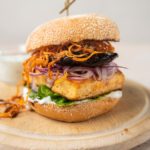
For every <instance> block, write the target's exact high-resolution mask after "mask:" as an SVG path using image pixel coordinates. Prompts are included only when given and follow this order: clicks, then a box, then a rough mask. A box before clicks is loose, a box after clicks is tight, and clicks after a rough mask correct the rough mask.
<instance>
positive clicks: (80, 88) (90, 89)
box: [32, 71, 124, 100]
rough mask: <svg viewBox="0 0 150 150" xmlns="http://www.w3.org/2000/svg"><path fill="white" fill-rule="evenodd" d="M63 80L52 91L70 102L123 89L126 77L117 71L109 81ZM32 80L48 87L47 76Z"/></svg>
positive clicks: (55, 83)
mask: <svg viewBox="0 0 150 150" xmlns="http://www.w3.org/2000/svg"><path fill="white" fill-rule="evenodd" d="M62 78H63V77H62ZM62 78H59V79H57V80H56V81H55V82H54V84H53V86H52V88H51V89H52V91H53V92H56V93H58V94H60V95H62V96H63V97H66V98H67V99H68V100H82V99H86V98H91V97H95V96H98V95H101V94H104V93H107V92H111V91H113V90H118V89H122V87H123V83H124V75H123V73H122V72H121V71H117V72H116V73H115V74H114V75H113V76H112V77H111V78H110V79H108V80H100V81H98V80H94V79H87V80H82V81H76V80H69V79H67V78H63V79H62ZM32 80H33V83H35V84H36V85H41V84H43V85H48V83H47V78H46V77H45V76H39V77H34V78H33V79H32Z"/></svg>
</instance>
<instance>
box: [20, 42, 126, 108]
mask: <svg viewBox="0 0 150 150" xmlns="http://www.w3.org/2000/svg"><path fill="white" fill-rule="evenodd" d="M117 56H118V54H117V53H114V48H113V47H112V45H111V44H110V42H108V41H99V40H84V41H80V42H67V43H65V44H62V45H51V46H47V47H41V48H39V49H36V50H35V51H34V52H33V53H32V55H31V57H30V58H29V59H28V60H27V61H26V62H25V63H24V73H23V75H24V81H25V84H26V85H27V88H28V94H27V96H26V97H28V100H29V101H32V102H39V103H41V104H43V103H47V102H48V103H55V104H57V105H58V106H67V105H73V104H78V103H80V102H87V101H92V100H97V99H103V98H104V97H106V96H112V95H114V93H121V92H120V89H121V88H122V85H123V81H124V77H123V75H122V73H121V72H120V71H119V69H118V66H117V65H116V64H115V63H114V62H113V60H114V59H115V58H116V57H117ZM120 96H121V94H120Z"/></svg>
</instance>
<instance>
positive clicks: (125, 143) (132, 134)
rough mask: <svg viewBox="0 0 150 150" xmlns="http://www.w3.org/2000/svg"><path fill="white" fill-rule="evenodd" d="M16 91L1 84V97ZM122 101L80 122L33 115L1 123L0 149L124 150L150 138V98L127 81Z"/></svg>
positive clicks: (20, 115)
mask: <svg viewBox="0 0 150 150" xmlns="http://www.w3.org/2000/svg"><path fill="white" fill-rule="evenodd" d="M14 91H15V88H14V87H13V86H9V85H5V84H3V83H0V98H4V97H8V96H10V95H11V94H13V92H14ZM123 91H124V94H123V98H122V99H121V101H120V102H119V104H118V105H117V106H116V107H115V108H114V109H113V110H111V111H110V112H108V113H106V114H104V115H101V116H99V117H97V118H94V119H91V120H89V121H86V122H81V123H64V122H58V121H54V120H50V119H48V118H45V117H43V116H40V115H38V114H36V113H35V112H31V111H28V112H24V113H20V114H19V115H18V116H17V117H16V118H13V119H1V120H0V143H1V147H0V148H3V149H4V148H5V149H11V150H12V149H15V150H16V149H42V150H44V149H46V150H47V149H51V150H53V149H54V150H56V149H61V150H63V149H64V150H67V149H104V150H120V149H121V150H126V149H129V148H132V147H134V146H136V145H139V144H141V143H143V142H145V141H146V140H148V139H150V97H149V93H148V91H147V90H146V89H145V88H143V87H142V86H141V85H140V84H137V83H135V82H133V81H127V82H126V84H125V87H124V90H123Z"/></svg>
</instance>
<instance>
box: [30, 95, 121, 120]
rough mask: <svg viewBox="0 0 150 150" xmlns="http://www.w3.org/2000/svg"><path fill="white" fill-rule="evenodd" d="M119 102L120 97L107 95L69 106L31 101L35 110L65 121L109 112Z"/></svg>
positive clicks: (86, 118)
mask: <svg viewBox="0 0 150 150" xmlns="http://www.w3.org/2000/svg"><path fill="white" fill-rule="evenodd" d="M118 102H119V99H118V98H115V99H114V98H109V97H107V98H104V99H103V100H96V101H90V102H85V103H80V104H77V105H73V106H68V107H58V106H56V105H55V104H42V105H41V104H38V103H31V102H29V103H30V105H31V108H32V109H33V110H34V111H36V112H37V113H39V114H41V115H43V116H45V117H48V118H51V119H54V120H59V121H64V122H80V121H85V120H88V119H90V118H93V117H96V116H99V115H101V114H104V113H106V112H108V111H109V110H111V109H112V108H113V107H114V106H115V105H116V104H117V103H118Z"/></svg>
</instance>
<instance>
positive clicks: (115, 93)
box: [23, 88, 122, 104]
mask: <svg viewBox="0 0 150 150" xmlns="http://www.w3.org/2000/svg"><path fill="white" fill-rule="evenodd" d="M27 93H28V89H27V88H24V89H23V98H24V99H25V98H26V97H27ZM106 97H107V98H108V97H110V98H117V99H119V98H121V97H122V91H113V92H111V93H109V94H107V95H105V96H103V97H102V99H103V98H106ZM28 101H30V102H32V103H34V102H38V103H39V104H55V102H53V101H52V100H51V97H50V96H47V97H45V98H43V99H41V100H40V99H37V98H36V99H34V100H33V99H31V98H28ZM88 101H91V99H85V100H82V101H76V102H74V104H81V103H85V102H88Z"/></svg>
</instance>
